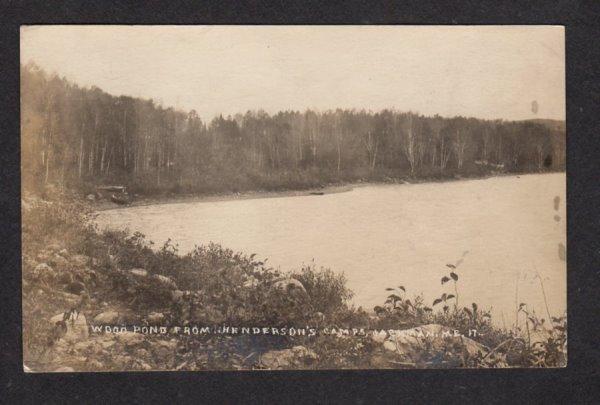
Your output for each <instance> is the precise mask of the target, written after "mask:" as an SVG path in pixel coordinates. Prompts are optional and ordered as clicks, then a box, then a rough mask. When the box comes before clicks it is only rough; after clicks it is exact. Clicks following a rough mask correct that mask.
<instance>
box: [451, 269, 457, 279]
mask: <svg viewBox="0 0 600 405" xmlns="http://www.w3.org/2000/svg"><path fill="white" fill-rule="evenodd" d="M450 277H452V280H454V281H458V274H456V273H455V272H453V271H452V272H450Z"/></svg>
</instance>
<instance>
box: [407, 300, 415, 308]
mask: <svg viewBox="0 0 600 405" xmlns="http://www.w3.org/2000/svg"><path fill="white" fill-rule="evenodd" d="M405 302H406V305H409V306H411V307H413V304H412V302H410V300H406V301H405ZM413 308H414V307H413Z"/></svg>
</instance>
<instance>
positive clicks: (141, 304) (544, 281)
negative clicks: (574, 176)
mask: <svg viewBox="0 0 600 405" xmlns="http://www.w3.org/2000/svg"><path fill="white" fill-rule="evenodd" d="M20 69H21V72H20V74H21V84H20V86H21V87H20V88H21V98H20V109H21V173H22V199H21V206H22V263H23V264H22V269H21V270H22V310H23V367H24V370H25V371H27V372H91V371H93V372H97V371H101V372H102V371H202V370H297V369H304V370H315V369H390V368H393V369H422V368H509V367H514V368H544V367H565V366H566V364H567V318H566V310H567V304H566V279H567V267H566V255H567V253H566V209H565V207H566V201H565V197H566V190H565V189H566V173H565V167H566V164H565V143H566V142H565V139H566V125H565V37H564V28H563V27H560V26H117V25H103V26H100V25H97V26H96V25H69V26H66V25H64V26H63V25H43V26H42V25H39V26H35V25H32V26H22V27H21V65H20Z"/></svg>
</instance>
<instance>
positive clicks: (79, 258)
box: [71, 255, 90, 267]
mask: <svg viewBox="0 0 600 405" xmlns="http://www.w3.org/2000/svg"><path fill="white" fill-rule="evenodd" d="M89 261H90V258H89V257H88V256H85V255H73V256H72V257H71V263H72V264H73V265H75V266H77V267H85V266H87V264H88V263H89Z"/></svg>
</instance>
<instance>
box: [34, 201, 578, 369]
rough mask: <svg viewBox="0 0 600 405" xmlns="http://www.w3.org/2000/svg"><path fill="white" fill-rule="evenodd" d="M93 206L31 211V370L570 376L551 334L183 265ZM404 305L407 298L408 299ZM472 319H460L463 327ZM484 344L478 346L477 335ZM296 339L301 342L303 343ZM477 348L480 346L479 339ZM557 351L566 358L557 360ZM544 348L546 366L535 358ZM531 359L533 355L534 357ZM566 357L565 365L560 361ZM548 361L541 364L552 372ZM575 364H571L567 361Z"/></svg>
mask: <svg viewBox="0 0 600 405" xmlns="http://www.w3.org/2000/svg"><path fill="white" fill-rule="evenodd" d="M80 212H81V211H80V208H78V209H74V208H72V206H71V205H68V204H67V205H64V204H59V203H43V204H34V205H30V206H28V207H25V208H24V212H23V351H24V368H25V370H26V371H30V372H47V371H132V370H139V371H152V370H215V369H217V370H219V369H227V370H250V369H328V368H427V367H432V368H440V367H507V366H515V365H516V366H522V364H523V363H525V362H529V363H531V362H533V361H534V360H533V359H535V358H537V359H538V360H537V361H539V362H540V363H539V364H537V365H538V366H552V365H554V364H560V361H563V359H562V358H561V357H560V356H561V355H562V353H563V352H562V349H561V348H562V347H563V346H564V344H565V343H566V340H565V341H564V342H563V341H559V340H558V339H557V337H556V335H555V334H553V332H552V331H548V330H546V329H544V328H532V329H531V330H529V329H528V338H527V339H528V341H527V342H525V341H524V339H522V338H520V337H518V336H513V335H507V334H506V333H500V332H498V331H495V330H494V329H493V328H492V327H491V324H490V323H489V320H486V318H485V317H484V316H483V317H482V316H479V317H478V316H477V315H478V312H477V308H474V314H475V316H473V313H472V312H469V314H470V315H469V317H468V316H466V315H464V314H463V312H460V314H459V313H458V311H457V312H456V313H454V314H453V315H452V316H450V312H449V311H447V308H445V309H444V312H440V313H438V314H436V313H433V312H431V309H429V308H427V307H426V306H424V305H422V302H420V301H419V300H412V301H411V300H410V299H406V297H399V296H397V295H390V297H388V300H387V301H386V304H385V306H384V307H383V308H379V307H378V308H376V311H375V313H370V312H365V311H363V310H362V309H360V308H359V309H355V308H353V307H350V306H349V305H348V299H349V298H350V297H351V293H350V292H349V291H348V290H347V289H346V288H345V282H344V280H343V277H342V276H338V275H335V274H334V273H332V272H330V271H327V270H323V269H322V270H317V269H314V268H305V269H302V271H300V272H295V273H279V272H278V271H274V270H273V269H270V268H268V267H266V265H265V263H263V262H261V261H257V260H255V259H254V257H253V256H251V257H246V256H243V255H239V254H234V253H233V252H231V251H229V250H226V249H223V248H221V247H219V246H216V245H211V246H208V247H201V248H198V249H196V251H194V252H192V253H190V254H188V255H186V256H180V255H179V254H178V253H177V250H176V247H174V246H173V245H171V244H169V243H167V244H165V246H163V247H162V248H161V249H155V248H151V244H150V243H149V242H146V241H145V240H144V238H143V235H140V234H133V235H128V234H125V233H118V232H112V233H111V232H105V233H102V232H99V231H98V230H96V229H94V228H93V226H90V225H89V222H86V219H85V218H84V216H83V215H82V216H79V215H80ZM399 294H401V292H399ZM459 315H460V316H459ZM473 328H475V329H478V330H479V331H480V332H482V333H483V332H485V335H484V336H478V335H477V334H475V335H473V336H471V335H470V334H469V335H467V332H468V331H469V330H471V329H473ZM292 331H293V333H292ZM471 337H472V338H471ZM549 341H551V342H554V343H553V344H554V345H555V346H556V350H555V351H553V352H552V351H550V349H548V347H549V346H548V342H549ZM536 344H539V345H540V346H542V347H544V350H545V351H544V353H542V354H543V356H541V357H540V355H538V357H532V356H533V350H532V349H531V348H532V347H535V346H536ZM527 356H529V357H527ZM552 356H555V357H552ZM540 359H541V360H540ZM565 359H566V357H565Z"/></svg>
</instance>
